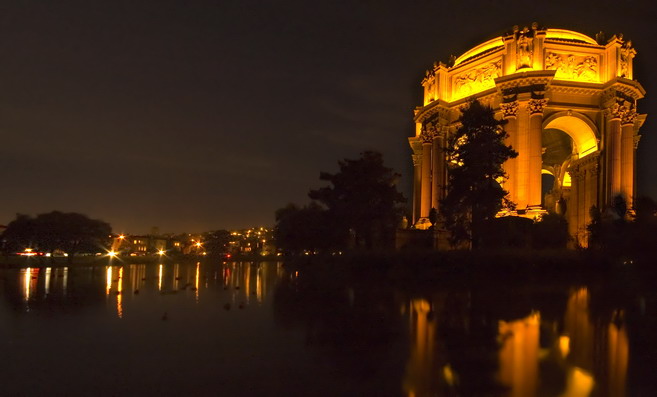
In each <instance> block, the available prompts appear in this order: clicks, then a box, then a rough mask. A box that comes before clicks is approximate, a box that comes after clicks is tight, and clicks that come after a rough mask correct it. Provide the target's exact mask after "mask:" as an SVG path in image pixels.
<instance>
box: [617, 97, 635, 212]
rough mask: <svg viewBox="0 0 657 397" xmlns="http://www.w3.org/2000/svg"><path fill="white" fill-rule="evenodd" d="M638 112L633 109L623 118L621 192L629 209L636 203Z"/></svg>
mask: <svg viewBox="0 0 657 397" xmlns="http://www.w3.org/2000/svg"><path fill="white" fill-rule="evenodd" d="M635 120H636V111H635V110H634V109H631V110H630V111H628V112H627V113H625V114H624V115H623V117H622V118H621V139H620V140H621V144H620V146H621V149H620V157H621V161H620V167H621V177H620V178H621V188H620V192H621V194H622V195H623V196H624V197H625V200H626V201H627V208H633V207H634V205H633V202H634V121H635Z"/></svg>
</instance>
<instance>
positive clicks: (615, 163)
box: [606, 103, 625, 204]
mask: <svg viewBox="0 0 657 397" xmlns="http://www.w3.org/2000/svg"><path fill="white" fill-rule="evenodd" d="M624 108H625V107H624V106H622V105H619V104H617V103H616V104H614V105H613V106H612V107H611V108H610V109H609V111H608V113H607V114H608V116H609V132H608V134H607V148H606V151H607V153H608V154H607V158H608V161H607V164H608V166H609V169H608V173H609V176H608V177H607V179H608V180H609V186H608V188H607V192H608V194H607V198H606V201H607V204H609V203H611V200H612V199H613V197H614V196H616V195H617V194H619V193H620V192H621V115H622V114H623V112H624Z"/></svg>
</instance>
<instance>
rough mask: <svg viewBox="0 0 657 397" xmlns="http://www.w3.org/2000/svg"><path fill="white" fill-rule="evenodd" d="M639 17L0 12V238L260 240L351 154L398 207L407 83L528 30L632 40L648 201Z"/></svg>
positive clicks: (426, 4) (589, 8) (294, 5)
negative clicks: (252, 234)
mask: <svg viewBox="0 0 657 397" xmlns="http://www.w3.org/2000/svg"><path fill="white" fill-rule="evenodd" d="M8 3H10V4H12V5H8ZM649 5H650V2H648V1H645V2H636V1H635V2H623V1H591V2H576V1H567V2H555V1H535V2H529V1H527V2H523V1H517V0H516V1H480V2H467V1H460V2H457V1H453V2H446V1H415V2H412V1H403V2H402V1H400V2H386V1H322V2H319V1H298V2H294V1H286V0H279V1H266V0H257V1H226V0H216V1H190V2H183V1H165V0H157V1H103V2H101V1H92V0H83V1H68V0H58V1H15V2H3V3H2V5H0V137H1V138H2V139H1V141H0V142H1V143H0V183H1V185H0V194H1V196H0V197H1V198H0V224H5V225H6V224H7V223H9V222H10V221H11V220H12V219H14V217H15V214H16V213H27V214H31V215H36V214H38V213H43V212H48V211H51V210H61V211H67V212H68V211H74V212H82V213H84V214H86V215H88V216H90V217H92V218H99V219H102V220H105V221H107V222H109V223H110V224H111V225H112V226H113V229H114V230H115V231H116V232H130V233H145V232H148V231H149V230H150V228H151V227H152V226H158V227H159V229H160V231H161V232H183V231H185V232H201V231H206V230H211V229H219V228H241V227H249V226H271V225H273V223H274V211H275V210H276V209H277V208H280V207H283V206H284V205H286V204H287V203H289V202H297V203H306V202H308V198H307V192H308V190H309V189H310V188H317V187H319V186H321V185H322V183H321V181H319V179H318V176H319V172H320V171H328V172H334V171H336V170H337V161H338V160H339V159H343V158H357V157H358V154H359V153H360V152H362V151H363V150H368V149H372V150H378V151H381V152H382V153H383V154H384V160H385V162H386V164H387V165H388V166H389V167H392V168H394V169H395V170H397V171H398V172H399V173H401V174H402V181H401V185H400V187H401V190H403V191H404V193H405V195H406V196H407V197H410V190H411V189H410V186H411V183H410V176H411V167H412V164H411V158H410V154H411V151H410V148H409V147H408V143H407V140H406V138H407V137H408V136H410V135H412V134H413V128H414V126H413V122H412V110H413V108H414V107H415V106H417V105H420V103H421V87H420V80H421V78H422V77H423V75H424V71H425V70H426V69H427V68H429V67H430V66H431V65H432V63H433V62H434V61H438V60H440V61H445V62H446V61H447V60H448V58H449V55H450V54H454V55H457V56H458V55H460V54H461V53H463V52H465V51H466V50H468V49H469V48H471V47H472V46H474V45H476V44H479V43H481V42H483V41H485V40H487V39H490V38H492V37H495V36H497V35H500V34H502V33H503V32H505V31H508V30H510V29H511V28H512V26H513V25H520V26H521V27H522V26H524V25H530V24H531V23H532V22H533V21H537V22H539V24H540V25H543V26H546V27H555V28H557V27H558V28H565V29H571V30H575V31H579V32H582V33H585V34H588V35H589V36H594V35H595V33H596V32H598V31H600V30H602V31H604V32H605V33H606V34H607V37H610V36H611V35H612V34H614V33H618V32H623V33H624V36H625V38H627V39H631V40H632V42H633V44H634V47H635V48H636V49H637V52H638V54H637V57H636V58H635V61H634V65H635V78H636V79H637V80H639V81H640V82H641V84H643V86H644V88H645V89H646V90H647V92H648V94H647V97H646V98H645V99H643V100H642V101H641V102H640V103H639V111H640V112H641V113H648V115H649V116H648V119H647V121H646V124H645V125H644V126H643V128H642V130H641V132H642V134H643V138H642V140H641V143H640V145H639V151H638V167H639V171H638V172H639V193H640V194H648V195H650V196H652V197H653V198H657V184H656V183H655V182H654V181H655V179H656V178H657V156H655V155H654V154H653V153H657V136H655V135H654V134H653V132H654V131H653V130H654V127H653V126H654V125H657V124H655V123H657V121H655V120H656V118H657V102H656V101H654V100H652V99H651V96H654V95H656V94H657V83H656V81H657V77H656V76H655V75H651V74H649V72H650V71H651V70H657V37H655V36H656V35H657V29H656V25H655V21H654V18H653V16H654V13H653V12H652V11H651V10H650V7H649Z"/></svg>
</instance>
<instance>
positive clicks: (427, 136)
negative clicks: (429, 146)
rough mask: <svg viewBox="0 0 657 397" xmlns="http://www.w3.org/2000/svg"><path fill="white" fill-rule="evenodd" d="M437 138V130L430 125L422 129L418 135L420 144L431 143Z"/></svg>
mask: <svg viewBox="0 0 657 397" xmlns="http://www.w3.org/2000/svg"><path fill="white" fill-rule="evenodd" d="M437 136H438V130H437V129H436V126H435V125H433V124H432V123H427V124H425V125H424V128H422V133H421V134H420V140H421V141H422V143H432V142H433V139H434V138H435V137H437Z"/></svg>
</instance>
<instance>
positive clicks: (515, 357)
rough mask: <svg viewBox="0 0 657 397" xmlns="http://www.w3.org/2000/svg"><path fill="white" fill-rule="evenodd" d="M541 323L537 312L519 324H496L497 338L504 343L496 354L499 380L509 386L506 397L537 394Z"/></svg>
mask: <svg viewBox="0 0 657 397" xmlns="http://www.w3.org/2000/svg"><path fill="white" fill-rule="evenodd" d="M540 323H541V316H540V314H539V313H538V312H533V313H531V314H530V315H529V316H527V317H525V318H523V319H520V320H516V321H510V322H506V321H500V322H499V338H500V339H501V340H502V341H503V342H502V347H501V348H500V352H499V357H500V358H499V359H500V370H499V374H500V375H499V377H500V381H501V382H502V383H504V384H505V385H507V386H509V388H510V391H509V396H512V397H526V396H533V395H535V394H536V387H537V380H538V352H539V326H540Z"/></svg>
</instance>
